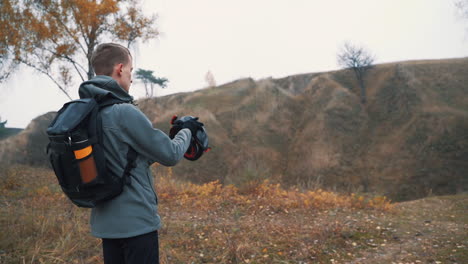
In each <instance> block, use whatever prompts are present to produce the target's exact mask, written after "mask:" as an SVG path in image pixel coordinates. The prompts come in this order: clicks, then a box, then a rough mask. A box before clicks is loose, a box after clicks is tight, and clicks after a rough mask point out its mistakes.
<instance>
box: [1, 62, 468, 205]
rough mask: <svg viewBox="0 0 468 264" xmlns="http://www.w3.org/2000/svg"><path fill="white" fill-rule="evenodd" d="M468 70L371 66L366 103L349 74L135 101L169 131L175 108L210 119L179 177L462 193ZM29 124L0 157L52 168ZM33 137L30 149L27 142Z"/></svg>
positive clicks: (391, 192)
mask: <svg viewBox="0 0 468 264" xmlns="http://www.w3.org/2000/svg"><path fill="white" fill-rule="evenodd" d="M466 69H468V59H451V60H437V61H409V62H399V63H390V64H382V65H377V66H376V67H374V68H372V69H371V70H370V71H369V72H368V75H367V79H366V87H367V104H366V105H363V104H362V103H361V102H360V98H359V94H360V91H359V84H358V83H357V82H356V79H355V77H354V76H353V73H352V71H350V70H341V71H334V72H325V73H313V74H301V75H296V76H289V77H285V78H282V79H271V78H270V79H264V80H259V81H254V80H252V79H250V78H248V79H242V80H238V81H235V82H231V83H227V84H224V85H221V86H218V87H213V88H207V89H203V90H199V91H196V92H191V93H181V94H174V95H169V96H165V97H159V98H150V99H145V100H141V101H139V102H138V103H139V106H140V108H141V109H142V110H143V111H144V112H145V113H146V114H147V115H148V117H149V118H150V120H151V121H152V122H153V123H154V124H155V126H156V127H157V128H160V129H161V130H163V131H166V132H168V131H169V120H170V119H171V117H172V116H173V115H174V114H177V115H179V116H183V115H194V116H199V117H200V120H201V121H202V122H203V123H205V125H206V128H207V131H208V134H209V136H210V143H211V146H212V150H211V152H209V153H207V154H206V155H205V156H203V157H202V158H201V159H200V160H198V161H197V162H190V161H186V160H184V161H183V162H181V163H180V164H179V165H178V166H176V167H175V168H174V177H176V178H178V179H183V180H188V181H191V182H194V183H208V182H212V181H216V180H218V181H219V182H220V183H222V184H235V185H236V186H238V187H242V186H243V184H244V183H245V182H248V181H252V180H256V181H260V182H261V181H263V180H265V179H269V180H270V182H271V183H281V184H282V185H283V186H286V187H298V188H300V189H302V190H315V189H319V188H321V189H325V190H338V191H343V192H348V193H352V192H369V193H375V194H380V195H385V196H388V197H390V198H392V199H393V200H398V201H400V200H410V199H416V198H420V197H426V196H427V195H431V194H455V193H461V192H463V191H466V190H468V178H467V177H466V172H467V171H468V163H467V162H466V161H467V160H468V152H467V149H468V138H467V136H466V135H468V97H467V96H466V94H468V90H467V89H468V88H467V87H468V86H467V85H466V83H468V74H466ZM50 115H51V114H49V115H48V116H47V117H50ZM46 119H47V120H48V118H45V119H44V120H43V121H44V122H42V123H41V125H40V126H37V129H43V130H42V131H44V130H45V127H47V125H48V123H47V122H46V121H45V120H46ZM38 120H39V119H38ZM35 122H37V121H33V123H35ZM49 122H50V121H49ZM33 127H36V126H35V125H34V126H31V129H26V130H25V131H23V132H22V133H20V134H19V135H17V136H15V137H14V138H9V139H7V141H8V142H5V141H1V142H0V144H1V147H0V161H3V162H8V161H19V162H22V163H35V164H42V165H43V166H47V164H46V159H45V155H44V152H43V150H44V149H45V146H46V143H47V138H46V137H45V133H43V132H40V131H35V132H33ZM30 133H33V134H35V135H37V137H34V140H33V141H34V144H35V146H27V145H25V144H27V142H28V140H29V139H28V138H32V135H31V134H30ZM25 155H26V157H27V158H24V157H25Z"/></svg>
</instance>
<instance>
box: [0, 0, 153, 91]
mask: <svg viewBox="0 0 468 264" xmlns="http://www.w3.org/2000/svg"><path fill="white" fill-rule="evenodd" d="M155 21H156V17H155V16H150V17H148V16H145V15H144V14H143V12H142V10H141V7H140V6H139V3H138V2H137V0H41V1H38V0H1V2H0V81H4V80H6V79H7V78H8V77H9V75H10V73H11V72H12V71H13V70H15V69H16V68H17V66H18V65H20V64H23V65H27V66H29V67H31V68H33V69H35V70H36V71H38V72H40V73H42V74H44V75H46V76H47V77H48V78H49V79H50V80H52V81H53V82H54V83H55V84H56V85H57V87H58V88H59V89H60V90H61V91H62V92H64V93H65V95H66V96H68V97H69V98H70V99H71V96H70V94H69V91H68V87H69V86H70V85H71V84H72V83H73V81H74V80H75V78H76V77H78V78H79V79H80V80H81V81H85V80H87V79H90V78H92V77H93V76H94V71H93V68H92V66H91V54H92V52H93V50H94V48H95V47H96V46H97V45H98V44H99V43H102V42H104V41H117V42H120V43H122V44H124V45H126V46H127V47H130V46H131V45H132V44H134V43H135V42H136V41H138V40H140V39H141V40H142V41H147V40H149V39H152V38H155V37H156V36H157V35H158V31H157V30H156V28H155Z"/></svg>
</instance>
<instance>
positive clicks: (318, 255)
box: [0, 166, 468, 264]
mask: <svg viewBox="0 0 468 264" xmlns="http://www.w3.org/2000/svg"><path fill="white" fill-rule="evenodd" d="M153 169H154V170H155V172H156V174H158V177H156V178H155V182H156V189H157V191H158V195H159V200H160V214H161V215H162V220H163V223H164V227H163V229H162V230H161V231H160V247H161V249H160V253H161V263H171V264H177V263H392V262H395V263H466V262H467V261H468V251H467V247H468V244H467V241H466V232H465V231H466V230H465V229H466V225H467V224H468V218H467V215H466V210H467V209H468V208H467V205H468V196H467V195H458V196H446V197H431V198H427V199H424V200H418V201H412V202H405V203H397V204H391V203H389V201H388V200H387V199H386V198H384V197H369V196H361V195H358V194H353V195H340V194H337V193H334V192H328V191H323V190H316V191H306V192H301V191H299V190H297V189H285V188H282V187H281V186H279V185H276V184H272V183H269V182H250V183H249V184H245V186H244V187H242V188H237V187H234V186H222V185H220V184H219V183H218V182H210V183H207V184H203V185H197V184H190V183H186V182H181V181H179V180H176V179H175V178H174V176H173V175H172V171H171V169H167V168H163V167H157V166H154V167H153ZM0 176H1V177H0V191H1V193H2V196H1V199H0V226H1V232H0V263H5V264H10V263H79V264H85V263H86V264H88V263H90V264H91V263H102V256H101V255H102V253H101V244H100V240H99V239H96V238H93V237H91V236H90V234H89V226H88V221H89V210H88V209H80V208H78V207H75V206H74V205H72V204H71V202H69V201H68V200H67V199H66V198H65V197H64V196H63V194H62V192H61V191H60V189H59V187H58V184H57V183H56V179H55V176H54V175H53V173H51V172H50V171H49V170H47V169H38V168H35V167H25V166H15V167H9V168H4V169H3V170H2V172H1V175H0ZM31 179H34V180H31Z"/></svg>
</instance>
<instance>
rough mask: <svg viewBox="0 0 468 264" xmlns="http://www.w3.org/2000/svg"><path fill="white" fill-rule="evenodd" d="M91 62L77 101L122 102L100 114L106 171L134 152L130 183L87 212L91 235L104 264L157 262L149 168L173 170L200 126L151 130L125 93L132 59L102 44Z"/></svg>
mask: <svg viewBox="0 0 468 264" xmlns="http://www.w3.org/2000/svg"><path fill="white" fill-rule="evenodd" d="M91 63H92V65H93V68H94V71H95V72H96V77H94V78H92V79H91V80H89V81H86V82H84V83H82V84H81V85H80V89H79V94H80V98H89V97H95V98H104V97H114V98H115V97H116V98H118V99H121V100H123V101H125V102H127V103H122V104H114V105H111V106H108V107H105V108H104V109H102V110H101V111H100V115H101V118H102V125H103V148H104V153H105V156H106V160H107V164H108V165H107V167H108V168H107V169H108V170H109V171H110V172H111V173H113V174H115V175H123V171H124V168H125V166H126V163H127V152H128V151H129V148H133V149H134V150H135V151H136V152H137V159H136V162H135V167H134V168H133V169H132V170H131V171H130V180H131V182H130V184H127V185H125V186H124V190H123V192H122V193H121V194H120V195H119V196H117V197H115V198H113V199H112V200H110V201H107V202H104V203H102V204H99V205H98V206H97V207H95V208H93V209H92V212H91V232H92V234H93V235H94V236H95V237H98V238H102V245H103V255H104V263H106V264H109V263H110V264H118V263H127V264H128V263H131V264H144V263H151V264H154V263H159V245H158V231H157V230H158V229H159V228H160V227H161V221H160V217H159V215H158V200H157V196H156V193H155V191H154V188H153V177H152V176H151V170H150V165H151V164H152V163H154V162H158V163H160V164H162V165H165V166H173V165H175V164H176V163H177V162H178V161H179V160H180V159H182V157H183V155H184V153H185V152H186V151H187V148H188V147H189V145H190V139H191V135H192V134H195V132H196V130H197V129H198V126H200V124H201V123H198V122H197V121H194V120H191V121H189V122H186V123H184V124H183V125H182V127H183V129H181V130H180V131H179V132H178V133H177V134H176V136H175V137H174V138H173V139H172V140H171V139H170V138H169V137H168V136H167V135H166V134H164V133H163V132H162V131H160V130H158V129H154V128H153V126H152V124H151V122H150V121H149V120H148V118H147V117H146V116H145V115H144V114H143V113H142V112H141V111H140V110H139V109H138V108H137V107H136V106H134V105H133V104H132V102H133V97H132V96H130V95H129V94H128V92H129V90H130V85H131V84H132V70H133V63H132V56H131V54H130V52H129V50H128V49H127V48H125V47H123V46H121V45H118V44H113V43H106V44H101V45H99V46H98V47H97V48H96V50H95V51H94V53H93V55H92V58H91Z"/></svg>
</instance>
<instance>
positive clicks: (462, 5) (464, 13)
mask: <svg viewBox="0 0 468 264" xmlns="http://www.w3.org/2000/svg"><path fill="white" fill-rule="evenodd" d="M455 7H456V8H457V16H458V17H459V18H460V19H462V20H465V21H468V0H457V1H456V2H455ZM467 30H468V28H467Z"/></svg>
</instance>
